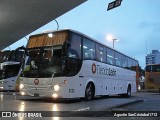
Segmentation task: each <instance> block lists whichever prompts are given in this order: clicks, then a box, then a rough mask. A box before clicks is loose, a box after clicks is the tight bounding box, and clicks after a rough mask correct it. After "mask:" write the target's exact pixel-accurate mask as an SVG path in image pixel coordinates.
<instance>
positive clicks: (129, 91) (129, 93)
mask: <svg viewBox="0 0 160 120" xmlns="http://www.w3.org/2000/svg"><path fill="white" fill-rule="evenodd" d="M128 96H131V89H130V88H129V89H128Z"/></svg>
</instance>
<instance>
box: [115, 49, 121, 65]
mask: <svg viewBox="0 0 160 120" xmlns="http://www.w3.org/2000/svg"><path fill="white" fill-rule="evenodd" d="M115 65H116V66H119V67H121V66H122V65H121V54H120V53H117V52H115Z"/></svg>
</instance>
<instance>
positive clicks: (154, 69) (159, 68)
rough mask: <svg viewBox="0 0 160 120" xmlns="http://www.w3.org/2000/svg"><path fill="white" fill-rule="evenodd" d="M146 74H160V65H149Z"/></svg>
mask: <svg viewBox="0 0 160 120" xmlns="http://www.w3.org/2000/svg"><path fill="white" fill-rule="evenodd" d="M146 72H160V65H148V66H146Z"/></svg>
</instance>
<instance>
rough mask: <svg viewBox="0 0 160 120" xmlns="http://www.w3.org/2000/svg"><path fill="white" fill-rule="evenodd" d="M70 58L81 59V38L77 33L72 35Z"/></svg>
mask: <svg viewBox="0 0 160 120" xmlns="http://www.w3.org/2000/svg"><path fill="white" fill-rule="evenodd" d="M70 43H71V44H70V45H71V46H70V47H69V49H68V57H70V58H76V59H81V36H80V35H78V34H75V33H72V34H71V39H70Z"/></svg>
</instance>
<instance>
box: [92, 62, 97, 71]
mask: <svg viewBox="0 0 160 120" xmlns="http://www.w3.org/2000/svg"><path fill="white" fill-rule="evenodd" d="M92 73H93V74H95V73H96V64H94V63H93V64H92Z"/></svg>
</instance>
